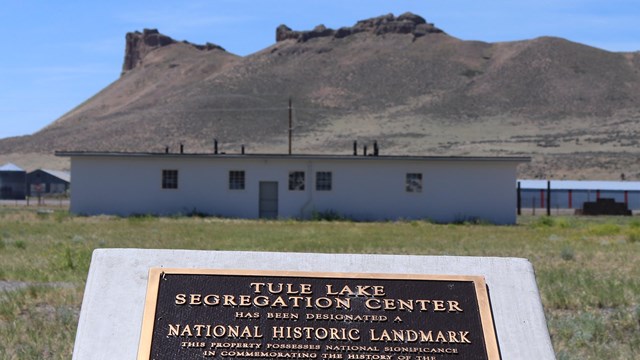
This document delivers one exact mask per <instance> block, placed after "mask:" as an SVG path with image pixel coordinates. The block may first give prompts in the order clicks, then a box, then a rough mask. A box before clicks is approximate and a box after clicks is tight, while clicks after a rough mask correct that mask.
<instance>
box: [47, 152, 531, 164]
mask: <svg viewBox="0 0 640 360" xmlns="http://www.w3.org/2000/svg"><path fill="white" fill-rule="evenodd" d="M55 155H56V156H64V157H84V156H86V157H149V158H153V157H155V158H159V157H185V158H186V157H188V158H216V159H217V158H220V159H297V160H362V161H366V160H369V161H375V160H397V161H402V160H404V161H506V162H521V163H524V162H530V161H531V158H530V157H528V156H500V157H498V156H410V155H406V156H405V155H379V156H372V155H368V156H364V155H322V154H295V155H288V154H211V153H184V154H180V153H151V152H93V151H56V153H55Z"/></svg>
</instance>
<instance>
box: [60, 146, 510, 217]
mask: <svg viewBox="0 0 640 360" xmlns="http://www.w3.org/2000/svg"><path fill="white" fill-rule="evenodd" d="M516 165H517V162H512V161H466V160H465V161H459V160H458V161H429V160H420V161H417V160H411V161H409V160H397V159H396V160H389V159H381V158H377V159H371V160H370V159H366V160H364V159H358V158H354V159H348V158H347V159H345V160H340V159H338V160H327V159H314V160H307V159H296V158H292V159H286V158H276V159H256V158H250V157H247V158H225V157H218V158H212V157H206V158H205V157H200V158H198V157H191V156H189V155H183V156H173V157H164V156H158V157H155V156H153V157H132V156H125V157H113V156H95V157H93V156H92V157H90V156H75V157H72V173H73V188H72V197H71V211H72V212H74V213H79V214H88V215H93V214H118V215H130V214H161V215H167V214H176V213H182V214H186V213H189V212H191V211H197V212H202V213H207V214H211V215H219V216H225V217H245V218H257V217H258V200H259V199H258V196H259V193H258V188H259V182H260V181H277V182H278V194H279V209H278V210H279V216H280V217H281V218H289V217H295V218H298V217H308V216H310V214H311V212H312V211H314V210H315V211H326V210H334V211H336V212H338V213H339V214H341V215H345V216H348V217H351V218H353V219H356V220H393V219H398V218H404V219H431V220H434V221H439V222H451V221H459V220H467V219H481V220H486V221H489V222H494V223H498V224H513V223H515V219H516V215H515V206H516V192H515V190H514V184H515V182H516ZM163 169H165V170H178V172H179V180H178V182H179V186H178V189H162V188H161V181H162V170H163ZM232 170H244V171H245V179H246V180H245V181H246V185H245V190H229V185H228V181H229V171H232ZM290 171H304V172H305V182H306V184H305V191H289V190H288V177H289V172H290ZM316 171H331V172H332V176H333V184H332V190H331V191H316V190H315V173H316ZM413 172H415V173H422V181H423V189H422V192H421V193H407V192H406V191H405V177H406V174H407V173H413Z"/></svg>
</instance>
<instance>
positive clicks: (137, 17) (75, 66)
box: [0, 0, 640, 138]
mask: <svg viewBox="0 0 640 360" xmlns="http://www.w3.org/2000/svg"><path fill="white" fill-rule="evenodd" d="M406 11H411V12H414V13H416V14H418V15H421V16H422V17H424V18H425V19H427V21H429V22H432V23H435V24H436V26H438V27H440V28H441V29H443V30H444V31H445V32H447V33H448V34H450V35H452V36H455V37H458V38H460V39H464V40H482V41H489V42H494V41H510V40H522V39H530V38H534V37H538V36H544V35H551V36H559V37H563V38H566V39H569V40H572V41H576V42H580V43H584V44H587V45H591V46H595V47H599V48H603V49H606V50H610V51H638V50H640V26H638V24H640V4H639V3H638V0H608V1H603V0H533V1H530V0H510V1H507V0H484V1H478V0H447V1H445V0H438V1H431V0H341V1H335V0H277V1H273V0H253V1H250V0H208V1H207V0H182V1H164V0H155V1H148V0H136V1H131V0H129V1H123V0H110V1H86V0H85V1H78V0H65V1H50V0H40V1H30V0H21V1H20V0H3V1H2V6H1V7H0V33H2V34H3V37H2V45H1V46H2V56H0V138H4V137H8V136H17V135H26V134H31V133H33V132H36V131H38V130H40V129H41V128H43V127H44V126H46V125H47V124H50V123H51V122H53V121H54V120H56V119H57V118H58V117H60V116H61V115H63V114H64V113H65V112H67V111H69V110H71V109H72V108H74V107H75V106H77V105H79V104H80V103H82V102H83V101H85V100H87V99H88V98H90V97H91V96H93V95H95V94H96V93H97V92H98V91H100V90H101V89H102V88H104V87H105V86H107V85H109V84H110V83H111V82H113V81H115V80H117V79H118V77H119V75H120V70H121V67H122V61H123V59H124V46H125V43H124V37H125V34H126V33H127V32H129V31H135V30H142V29H143V28H157V29H159V30H160V32H162V33H163V34H166V35H168V36H171V37H172V38H174V39H176V40H188V41H190V42H193V43H205V42H212V43H215V44H218V45H220V46H222V47H224V48H225V49H227V51H230V52H233V53H235V54H238V55H247V54H250V53H252V52H255V51H258V50H260V49H263V48H265V47H267V46H269V45H271V44H273V43H274V42H275V29H276V27H277V26H278V25H280V24H286V25H288V26H289V27H291V28H293V29H295V30H308V29H311V28H313V27H314V26H316V25H318V24H324V25H326V26H328V27H332V28H338V27H341V26H351V25H353V24H354V23H355V22H356V21H358V20H361V19H365V18H369V17H373V16H378V15H383V14H387V13H394V14H396V15H399V14H401V13H403V12H406Z"/></svg>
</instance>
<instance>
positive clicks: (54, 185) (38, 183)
mask: <svg viewBox="0 0 640 360" xmlns="http://www.w3.org/2000/svg"><path fill="white" fill-rule="evenodd" d="M70 184H71V174H70V173H68V172H65V171H56V170H47V169H38V170H34V171H32V172H30V173H29V174H27V196H39V195H57V194H65V193H66V192H67V191H68V190H69V185H70Z"/></svg>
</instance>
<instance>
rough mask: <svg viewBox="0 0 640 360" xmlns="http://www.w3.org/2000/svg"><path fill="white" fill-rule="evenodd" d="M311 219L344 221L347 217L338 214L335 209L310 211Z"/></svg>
mask: <svg viewBox="0 0 640 360" xmlns="http://www.w3.org/2000/svg"><path fill="white" fill-rule="evenodd" d="M311 220H315V221H345V220H348V218H347V217H345V216H343V215H340V213H338V212H337V211H335V210H324V211H315V210H314V211H313V212H312V213H311Z"/></svg>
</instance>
